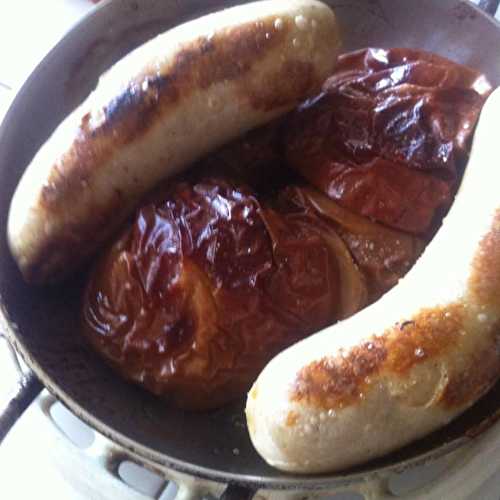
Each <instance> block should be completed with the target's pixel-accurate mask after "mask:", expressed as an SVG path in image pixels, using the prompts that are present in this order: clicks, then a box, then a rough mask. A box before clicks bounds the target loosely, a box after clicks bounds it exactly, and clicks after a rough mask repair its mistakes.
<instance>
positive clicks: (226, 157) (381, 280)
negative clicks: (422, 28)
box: [83, 49, 490, 409]
mask: <svg viewBox="0 0 500 500" xmlns="http://www.w3.org/2000/svg"><path fill="white" fill-rule="evenodd" d="M489 91H490V86H489V84H488V82H487V81H486V79H485V78H484V77H483V76H482V75H480V74H478V73H477V72H475V71H473V70H472V69H469V68H467V67H464V66H461V65H458V64H455V63H452V62H450V61H448V60H446V59H443V58H441V57H438V56H436V55H433V54H428V53H424V52H422V51H417V50H409V49H391V50H382V49H367V50H362V51H357V52H354V53H350V54H346V55H344V56H342V57H341V58H340V60H339V64H338V66H337V70H336V72H335V74H334V75H332V76H331V77H330V78H329V79H328V80H327V81H326V82H325V84H324V87H323V91H322V92H321V94H320V95H318V96H317V97H315V98H313V99H311V100H309V101H307V102H306V103H304V104H303V105H302V106H300V107H299V109H297V110H296V111H294V112H292V113H291V114H289V115H288V116H287V117H285V118H284V119H282V120H279V121H278V122H275V123H273V124H270V125H269V126H267V127H264V128H263V129H260V130H257V131H254V132H251V133H249V134H247V136H245V137H243V138H241V139H240V140H238V141H236V142H234V143H232V144H230V145H228V146H226V147H224V148H223V149H222V150H220V151H218V152H216V153H214V154H212V155H210V156H209V157H208V158H206V159H205V160H203V161H202V162H200V164H198V165H196V167H195V168H193V169H192V171H191V172H189V173H188V174H186V175H184V176H183V177H182V178H178V179H174V180H172V181H170V182H168V184H166V185H165V186H163V187H160V188H159V189H158V190H157V191H156V192H155V193H153V194H152V195H151V196H149V198H148V199H147V200H146V201H145V202H144V204H143V206H142V207H141V208H139V209H138V210H137V213H136V215H135V218H134V220H133V221H132V222H131V223H130V224H129V225H128V227H126V228H125V229H124V231H123V233H122V234H121V236H120V237H119V238H118V240H117V241H116V242H115V243H114V244H112V245H111V246H110V247H109V248H108V249H107V250H106V251H105V252H104V253H103V254H102V255H101V257H100V258H99V259H98V261H97V263H96V264H95V266H94V269H93V272H92V274H91V278H90V280H89V283H88V286H87V289H86V292H85V298H84V304H83V325H84V328H83V331H84V335H85V336H86V338H87V339H88V340H89V342H90V344H91V345H92V346H93V348H94V349H95V350H96V351H97V352H98V353H99V354H100V355H101V356H103V357H104V359H105V360H106V361H107V362H108V363H110V364H111V365H112V366H113V367H114V368H115V369H116V370H117V371H118V372H119V373H120V374H121V375H122V376H124V377H126V378H127V379H129V380H131V381H133V382H135V383H137V384H139V385H141V386H143V387H145V388H146V389H148V390H150V391H152V392H153V393H155V394H157V395H159V396H163V397H166V398H168V399H169V400H171V401H172V402H173V403H174V404H176V405H177V406H180V407H183V408H189V409H207V408H214V407H218V406H221V405H223V404H225V403H227V402H229V401H231V400H233V399H235V398H238V397H240V396H241V395H242V394H244V393H245V392H246V390H247V389H248V388H249V386H250V385H251V383H252V382H253V381H254V379H255V378H256V376H257V375H258V373H259V371H260V370H261V369H262V368H263V367H264V365H265V364H266V363H267V362H268V361H269V360H270V359H271V358H272V357H273V356H274V355H275V354H277V353H278V352H279V351H281V350H282V349H284V348H286V347H287V346H289V345H291V344H293V343H295V342H297V341H298V340H300V339H301V338H304V337H305V336H308V335H310V334H312V333H314V332H315V331H318V330H320V329H322V328H324V327H326V326H327V325H330V324H332V323H334V322H335V321H338V320H340V319H344V318H346V317H348V316H350V315H352V314H354V313H356V312H357V311H359V310H360V309H362V308H363V307H365V306H366V305H368V304H369V303H371V302H373V301H375V300H376V299H377V298H379V297H380V296H381V295H382V294H383V293H385V292H386V291H387V290H389V289H390V288H391V287H393V286H394V285H395V284H396V283H397V282H398V280H399V279H400V278H401V277H402V276H404V275H405V274H406V272H407V271H408V270H409V269H410V268H411V266H412V265H413V264H414V263H415V261H416V259H417V258H418V256H419V255H420V254H421V252H422V251H423V249H424V247H425V245H426V243H428V242H429V241H430V239H431V238H432V235H433V234H434V232H435V230H436V229H437V228H438V227H439V225H440V222H441V219H442V217H443V216H444V214H445V213H446V211H447V210H448V209H449V207H450V205H451V203H452V201H453V196H454V194H455V192H456V190H457V186H458V184H459V181H460V178H461V174H462V172H463V169H464V167H465V164H466V161H467V155H468V151H469V147H470V139H471V135H472V132H473V129H474V126H475V124H476V121H477V119H478V116H479V113H480V109H481V106H482V105H483V103H484V100H485V98H486V96H487V94H488V93H489Z"/></svg>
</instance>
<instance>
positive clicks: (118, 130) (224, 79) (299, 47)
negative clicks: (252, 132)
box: [8, 0, 339, 283]
mask: <svg viewBox="0 0 500 500" xmlns="http://www.w3.org/2000/svg"><path fill="white" fill-rule="evenodd" d="M338 48H339V35H338V30H337V25H336V21H335V17H334V14H333V12H332V11H331V10H330V8H328V7H327V6H326V5H324V4H322V3H321V2H318V1H316V0H291V1H287V2H281V1H279V0H267V1H262V2H255V3H250V4H246V5H243V6H238V7H234V8H232V9H227V10H224V11H221V12H218V13H215V14H211V15H208V16H205V17H202V18H199V19H197V20H194V21H191V22H188V23H186V24H183V25H181V26H178V27H176V28H174V29H172V30H170V31H168V32H166V33H164V34H163V35H160V36H159V37H157V38H155V39H153V40H151V41H150V42H148V43H146V44H145V45H143V46H141V47H140V48H138V49H137V50H135V51H134V52H132V53H131V54H129V55H128V56H126V57H125V58H124V59H123V60H121V61H119V62H118V63H117V64H116V65H115V66H114V67H112V68H111V70H110V71H109V72H108V73H106V74H105V75H104V76H103V77H102V78H101V79H100V81H99V83H98V86H97V88H96V90H95V91H94V92H93V93H92V94H91V95H90V96H89V97H88V98H87V100H86V101H85V102H84V103H83V104H82V105H81V106H80V107H79V108H78V109H76V110H75V111H74V112H73V113H72V114H71V115H70V116H69V117H68V118H67V119H65V120H64V122H63V123H62V124H61V125H60V126H59V127H58V128H57V129H56V131H55V132H54V134H53V135H52V136H51V137H50V139H49V140H48V141H47V143H46V144H45V145H44V146H43V147H42V148H41V149H40V151H39V152H38V153H37V154H36V156H35V158H34V159H33V161H32V162H31V164H30V165H29V166H28V168H27V170H26V172H25V173H24V175H23V177H22V179H21V181H20V183H19V186H18V188H17V190H16V193H15V195H14V197H13V200H12V203H11V207H10V213H9V221H8V240H9V244H10V248H11V251H12V254H13V256H14V257H15V259H16V261H17V263H18V265H19V267H20V269H21V271H22V273H23V275H24V277H25V279H26V280H27V281H30V282H34V283H43V282H47V281H56V280H57V279H60V278H61V277H64V276H66V275H67V274H68V273H69V272H71V271H72V270H73V269H75V268H76V267H78V266H79V265H80V264H81V262H82V261H84V260H85V259H86V258H87V257H88V256H90V255H91V254H92V253H93V252H94V251H95V250H96V249H97V248H98V247H99V246H100V245H101V244H102V243H103V242H104V241H106V240H107V239H108V238H109V237H110V236H111V235H112V234H113V233H115V232H116V230H117V228H118V226H120V224H121V223H122V222H123V221H124V219H125V218H126V217H127V215H128V214H130V212H131V211H132V210H133V208H134V207H135V205H136V203H137V201H138V200H139V199H140V198H141V197H142V196H143V195H144V194H145V193H146V192H147V191H148V190H150V189H151V188H152V187H153V186H154V185H155V184H156V183H157V182H158V181H160V180H161V179H164V178H165V177H167V176H170V175H172V174H174V173H176V172H178V171H180V170H181V169H183V168H185V167H186V166H188V165H189V164H190V163H192V162H193V161H194V160H196V159H197V158H199V157H200V156H202V155H203V154H206V153H207V152H209V151H211V150H213V149H214V148H216V147H218V146H219V145H221V144H222V143H225V142H227V141H229V140H230V139H232V138H234V137H236V136H239V135H241V134H242V133H244V132H245V131H247V130H249V129H251V128H253V127H256V126H258V125H261V124H263V123H266V122H268V121H270V120H271V119H273V118H275V117H277V116H279V115H281V114H284V113H285V112H287V111H289V110H290V109H292V108H293V107H294V106H295V105H297V104H298V103H299V102H300V101H302V100H303V99H304V98H306V97H307V96H310V95H312V94H314V93H315V92H317V91H318V90H319V89H320V87H321V84H322V83H323V81H324V80H325V78H326V77H327V76H328V75H329V74H330V73H331V71H332V69H333V66H334V64H335V60H336V54H337V51H338Z"/></svg>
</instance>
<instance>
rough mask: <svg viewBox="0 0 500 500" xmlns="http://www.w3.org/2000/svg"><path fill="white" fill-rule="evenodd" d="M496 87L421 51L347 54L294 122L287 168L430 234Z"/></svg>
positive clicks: (362, 207) (399, 224) (375, 214)
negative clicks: (316, 95) (488, 98)
mask: <svg viewBox="0 0 500 500" xmlns="http://www.w3.org/2000/svg"><path fill="white" fill-rule="evenodd" d="M490 91H491V87H490V85H489V83H488V82H487V81H486V79H485V78H484V76H482V75H481V74H479V73H478V72H475V71H473V70H472V69H470V68H467V67H465V66H462V65H459V64H456V63H453V62H451V61H448V60H447V59H444V58H442V57H439V56H437V55H434V54H429V53H426V52H423V51H419V50H411V49H389V50H384V49H365V50H360V51H356V52H352V53H349V54H345V55H343V56H341V57H340V59H339V64H338V66H337V69H336V71H335V74H334V75H332V77H330V78H329V79H328V80H327V81H326V82H325V84H324V86H323V93H322V94H320V95H319V96H318V97H316V98H315V99H312V100H310V101H308V102H306V103H305V104H304V105H302V106H301V107H300V108H299V109H298V110H297V111H296V112H295V113H294V115H293V117H292V119H291V120H290V124H289V127H288V132H287V134H286V137H285V141H284V143H285V147H286V157H287V161H288V164H289V165H291V166H292V167H293V168H294V169H296V170H297V171H298V172H299V173H300V174H301V175H302V176H303V177H305V178H306V179H307V180H308V181H309V182H310V183H312V184H313V185H314V186H316V187H317V188H318V189H320V190H321V191H323V192H324V193H325V194H327V195H328V196H329V197H330V198H331V199H333V200H335V201H338V202H339V203H340V204H341V205H342V206H344V207H345V208H348V209H350V210H352V211H354V212H356V213H358V214H360V215H364V216H366V217H370V218H372V219H373V220H376V221H378V222H382V223H383V224H386V225H388V226H390V227H393V228H396V229H401V230H403V231H407V232H411V233H415V234H424V233H426V232H427V231H429V230H430V229H431V226H432V224H433V222H436V218H440V217H442V215H443V214H444V212H446V210H447V209H448V208H449V207H450V205H451V203H452V200H453V196H454V193H455V191H456V187H457V184H458V180H459V179H460V176H461V173H462V169H463V167H464V166H465V163H466V160H467V156H468V147H469V142H470V138H471V136H472V132H473V130H474V127H475V125H476V122H477V119H478V117H479V113H480V110H481V107H482V105H483V104H484V100H485V98H486V97H487V95H488V94H489V92H490Z"/></svg>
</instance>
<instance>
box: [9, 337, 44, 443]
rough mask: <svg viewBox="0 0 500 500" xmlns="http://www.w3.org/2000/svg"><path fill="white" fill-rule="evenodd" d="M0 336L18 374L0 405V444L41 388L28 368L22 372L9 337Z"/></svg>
mask: <svg viewBox="0 0 500 500" xmlns="http://www.w3.org/2000/svg"><path fill="white" fill-rule="evenodd" d="M0 338H3V339H4V340H5V344H6V345H7V350H8V351H9V353H10V355H11V357H12V362H13V365H14V366H15V368H16V370H17V374H18V380H17V385H16V388H15V389H14V391H13V392H12V393H11V394H10V395H9V396H8V398H7V402H6V403H5V404H3V405H2V406H0V444H1V443H2V441H3V440H4V438H5V436H6V435H7V433H8V432H9V430H10V429H11V428H12V427H13V425H14V424H15V423H16V422H17V420H18V419H19V417H20V416H21V415H22V414H23V412H24V410H26V408H27V407H28V406H29V405H30V404H31V403H32V402H33V401H34V399H35V398H36V397H37V396H38V394H39V393H40V392H41V390H42V389H43V385H42V384H41V382H40V381H39V380H38V379H37V378H36V376H35V374H34V373H33V372H32V371H31V370H30V371H29V372H26V373H24V372H23V370H22V369H21V366H20V365H19V361H18V359H17V355H16V353H15V351H14V348H13V347H12V345H11V343H10V342H9V339H8V338H7V337H6V336H5V335H3V334H1V333H0Z"/></svg>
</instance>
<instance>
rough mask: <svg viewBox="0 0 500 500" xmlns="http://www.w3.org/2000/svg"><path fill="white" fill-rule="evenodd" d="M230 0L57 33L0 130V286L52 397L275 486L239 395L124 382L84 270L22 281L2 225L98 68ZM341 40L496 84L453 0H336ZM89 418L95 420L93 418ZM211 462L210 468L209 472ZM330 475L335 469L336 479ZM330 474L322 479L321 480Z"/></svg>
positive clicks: (494, 58)
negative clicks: (94, 313)
mask: <svg viewBox="0 0 500 500" xmlns="http://www.w3.org/2000/svg"><path fill="white" fill-rule="evenodd" d="M236 3H241V2H237V1H234V0H233V1H221V0H183V1H182V2H177V1H174V0H163V1H161V0H156V1H155V0H142V1H141V2H137V1H132V0H124V1H121V2H107V3H105V4H104V5H103V6H102V7H101V8H99V9H97V10H96V11H95V12H93V13H92V14H91V15H90V16H89V17H87V18H86V19H85V20H84V21H83V22H81V23H80V24H79V25H78V26H77V27H76V28H75V29H73V30H72V31H70V32H69V34H68V35H67V36H66V37H65V38H64V39H63V41H62V42H61V43H60V44H59V45H58V46H57V47H56V48H55V49H54V50H53V51H52V52H51V53H50V54H49V56H48V57H47V58H46V59H45V60H44V62H43V63H42V64H41V65H40V66H39V67H38V68H37V69H36V70H35V72H34V74H33V75H32V76H31V78H30V79H29V80H28V82H27V83H26V84H25V86H24V87H23V88H22V90H21V91H20V93H19V95H18V97H17V99H16V101H15V103H14V105H13V107H12V108H11V110H10V112H9V113H8V115H7V117H6V120H5V122H4V125H3V127H2V130H1V132H0V206H1V209H0V231H1V234H2V237H1V238H0V257H1V258H0V296H1V300H2V304H3V307H4V310H5V311H6V314H7V315H8V317H9V319H10V321H11V328H12V332H11V333H12V334H13V335H14V336H15V338H16V343H17V345H18V346H19V347H20V348H21V350H22V351H23V353H24V356H25V357H26V358H27V360H28V362H30V363H34V364H35V368H36V370H37V373H38V374H39V375H41V376H42V377H43V379H44V382H45V383H46V384H47V385H48V386H49V387H50V388H51V390H53V391H54V392H55V393H56V395H57V396H59V397H60V398H61V399H62V400H63V401H65V402H66V403H67V404H69V406H70V407H71V409H73V411H75V412H76V413H78V414H82V413H83V417H84V418H86V416H88V415H93V416H94V418H95V419H97V421H98V423H97V424H96V425H97V426H98V428H99V430H101V431H103V432H104V433H105V434H107V435H109V436H111V437H112V438H113V439H115V440H117V441H121V442H122V443H123V439H122V436H126V437H127V438H128V439H130V440H133V441H135V442H136V443H138V444H139V445H140V447H144V448H142V450H144V449H147V450H148V453H150V454H151V456H153V457H154V458H155V459H157V460H159V461H162V462H163V463H166V464H170V465H172V463H174V465H175V466H176V467H181V468H184V469H185V470H187V471H188V472H191V473H195V474H199V473H200V469H199V468H204V469H205V472H203V473H204V474H209V475H212V476H213V477H218V478H220V479H223V478H224V477H226V478H227V477H228V476H231V475H233V476H232V477H233V479H240V480H249V479H251V477H253V478H261V479H262V480H263V481H265V482H267V483H269V484H273V485H276V486H281V487H285V486H288V485H291V484H292V483H293V481H292V479H291V477H290V476H288V475H286V474H283V473H280V472H279V471H276V470H274V469H272V468H270V467H269V466H267V465H266V464H265V463H264V462H263V461H262V460H261V459H260V458H259V456H258V455H257V454H256V452H255V451H254V449H253V447H252V445H251V443H250V441H249V438H248V435H247V431H246V428H245V422H244V417H243V413H242V407H243V402H241V403H239V404H235V405H233V406H231V407H228V408H224V409H221V410H218V411H214V412H209V413H203V414H193V413H187V412H182V411H179V410H175V409H172V408H169V407H167V406H166V405H165V404H164V403H162V402H160V401H158V400H156V399H155V398H154V397H152V396H150V395H148V394H146V393H145V392H143V391H142V390H140V389H138V388H136V387H134V386H132V385H129V384H128V383H125V382H123V381H122V380H121V379H120V378H119V377H117V376H115V375H114V373H113V372H112V371H111V370H110V369H109V368H107V367H106V366H105V365H104V364H103V363H102V362H101V361H100V359H99V358H97V356H96V355H94V353H92V352H90V351H89V350H88V349H87V348H86V347H85V346H84V345H83V344H82V342H81V340H80V337H79V302H80V295H81V286H82V283H83V281H84V275H83V274H82V275H81V276H78V277H75V278H74V279H72V280H71V281H70V283H68V284H67V285H66V286H64V287H56V288H52V289H37V288H32V287H28V286H27V285H25V284H24V283H23V281H22V279H21V277H20V274H19V273H18V271H17V269H16V266H15V264H14V262H13V260H12V258H11V257H10V253H9V251H8V247H7V243H6V239H5V233H6V220H7V214H8V207H9V203H10V199H11V196H12V193H13V191H14V189H15V186H16V184H17V182H18V180H19V177H20V176H21V174H22V172H23V170H24V168H25V166H26V165H27V164H28V163H29V161H30V159H31V158H32V156H33V154H34V153H35V151H36V150H37V148H38V147H39V146H40V145H41V144H42V143H43V142H44V141H45V140H46V138H47V137H48V136H49V134H50V133H51V131H52V130H53V129H54V127H55V126H56V125H57V123H58V122H59V121H60V120H61V119H62V118H63V117H64V116H65V115H66V114H67V113H68V112H69V111H71V110H72V109H73V108H74V107H75V106H76V105H77V103H78V102H80V101H81V100H82V99H83V98H84V97H85V95H86V94H88V92H89V91H90V90H91V89H92V88H93V86H94V85H95V83H96V81H97V78H98V75H99V74H101V73H102V71H103V70H105V69H106V68H107V67H109V65H110V64H111V63H112V62H113V61H115V60H117V59H118V58H119V57H121V56H122V55H123V54H125V53H126V52H128V51H129V50H130V49H132V48H133V47H135V46H137V45H138V44H140V43H141V42H143V41H145V40H147V39H148V38H150V37H151V36H152V35H154V34H156V33H159V32H161V31H163V30H165V29H166V28H168V27H171V26H173V25H175V24H178V23H180V22H182V21H184V20H186V19H189V18H193V17H197V16H198V15H200V14H202V13H205V12H207V11H210V10H214V9H216V8H221V7H224V6H228V5H231V4H236ZM328 3H330V4H331V5H333V6H334V7H336V13H337V16H338V19H339V22H340V25H341V28H342V32H343V37H344V49H345V50H346V51H347V50H352V49H356V48H361V47H365V46H381V47H394V46H405V47H415V48H421V49H425V50H429V51H433V52H436V53H438V54H441V55H443V56H446V57H449V58H451V59H453V60H456V61H458V62H461V63H465V64H468V65H470V66H472V67H475V68H477V69H479V70H481V71H483V72H484V73H486V75H487V76H488V77H489V78H490V80H491V81H492V82H493V84H495V85H499V84H500V58H498V53H497V52H498V50H497V48H498V47H500V26H499V25H498V24H496V23H495V22H494V21H492V20H490V19H488V18H487V17H486V16H484V15H483V14H482V13H481V12H479V11H478V10H477V9H476V8H474V7H473V6H471V5H470V4H469V3H466V2H459V1H456V0H434V1H431V0H422V1H419V2H401V1H400V0H380V1H375V0H374V1H364V0H359V1H356V0H352V1H342V0H333V1H330V2H328ZM499 400H500V387H499V386H498V385H497V387H496V388H495V389H494V390H493V391H492V392H490V394H489V395H487V396H486V397H485V398H484V399H483V400H482V401H481V402H480V403H479V404H478V405H476V406H475V407H474V408H473V409H472V410H470V411H469V412H467V413H466V414H465V415H464V416H463V417H461V418H460V419H458V420H457V421H455V422H454V423H453V424H451V425H450V426H448V427H447V428H446V429H444V430H442V431H439V432H437V433H435V434H433V435H432V436H429V437H428V438H426V439H424V440H422V441H421V442H419V443H417V444H415V445H412V446H409V447H407V448H405V449H403V450H401V451H399V452H398V453H395V454H393V455H391V456H388V457H385V458H384V459H382V460H378V461H376V462H372V463H370V464H368V465H366V466H363V467H361V468H358V469H356V470H350V471H347V472H346V473H345V474H342V475H337V476H335V478H337V479H339V478H340V477H344V478H345V477H346V476H349V475H350V474H354V473H356V472H366V471H368V470H373V469H374V468H377V467H381V466H388V465H392V464H394V463H396V462H400V461H405V460H409V459H413V458H415V457H418V456H420V455H422V454H424V453H427V452H429V451H431V450H433V449H435V448H437V447H439V446H441V445H442V444H443V443H445V442H450V441H454V440H456V439H458V438H459V437H460V436H462V435H463V434H464V432H465V431H466V430H467V429H469V428H470V427H473V426H476V425H478V424H479V423H480V422H482V421H483V420H484V419H485V418H486V417H487V416H489V415H491V414H492V413H493V412H494V411H495V410H496V409H497V408H498V401H499ZM94 423H96V422H95V421H94ZM207 471H208V472H207ZM335 478H333V477H331V479H335ZM324 479H326V478H324Z"/></svg>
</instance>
